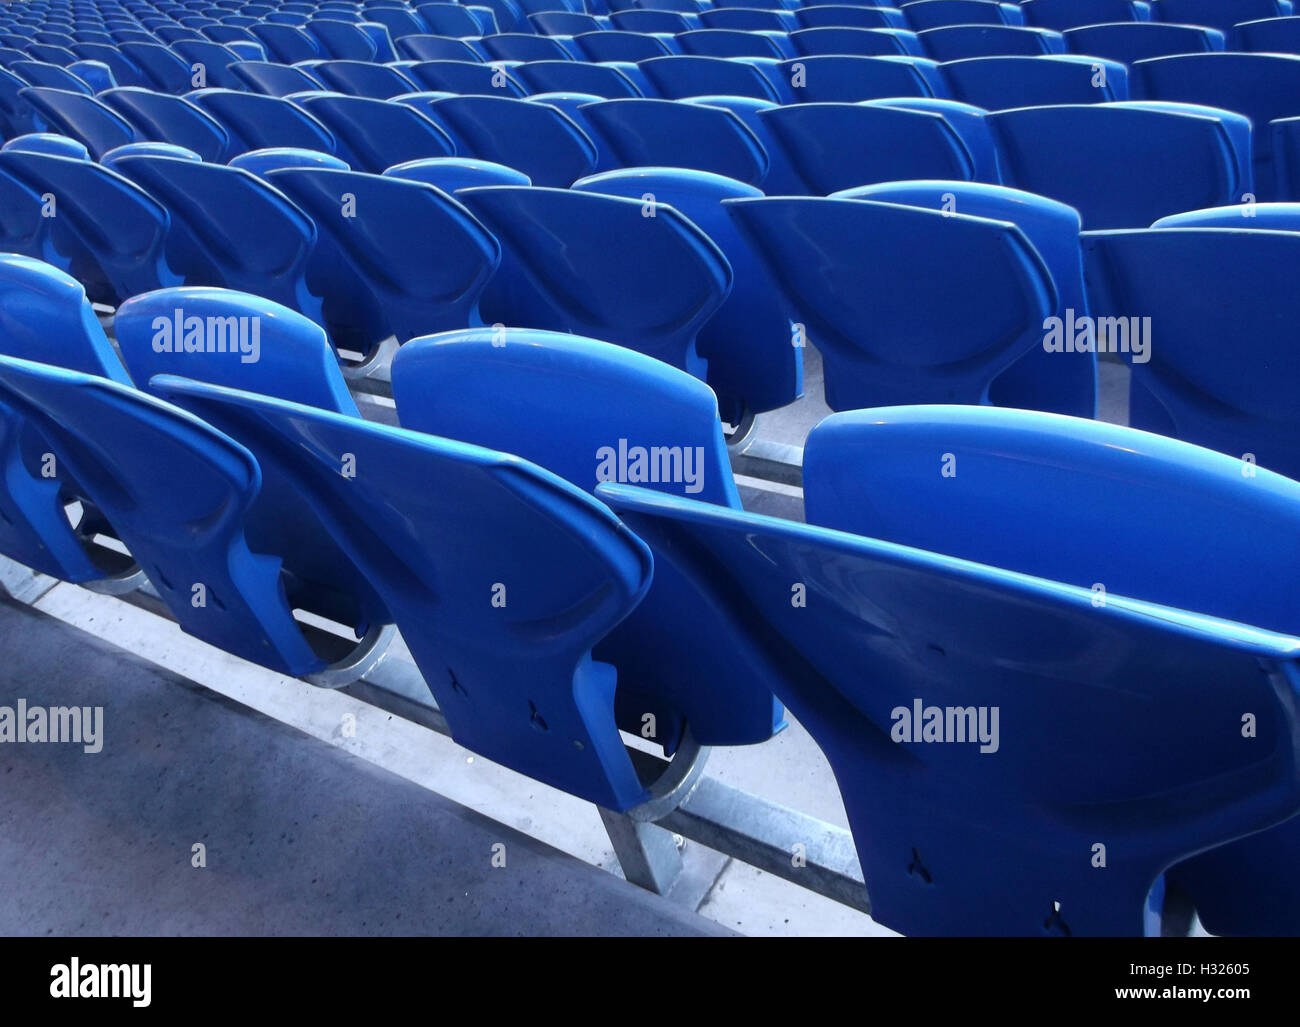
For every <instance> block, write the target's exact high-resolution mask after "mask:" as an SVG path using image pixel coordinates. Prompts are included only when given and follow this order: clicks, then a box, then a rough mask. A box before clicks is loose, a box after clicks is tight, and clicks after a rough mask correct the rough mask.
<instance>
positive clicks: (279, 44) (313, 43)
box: [249, 22, 325, 64]
mask: <svg viewBox="0 0 1300 1027" xmlns="http://www.w3.org/2000/svg"><path fill="white" fill-rule="evenodd" d="M249 31H250V32H251V33H253V35H255V36H256V37H257V40H258V42H259V43H261V44H262V45H263V46H265V47H266V49H267V52H268V53H269V55H270V56H271V57H272V58H273V59H274V60H277V61H282V62H284V63H285V64H296V63H297V62H298V61H310V60H314V59H316V58H319V57H324V56H325V53H324V50H323V48H322V47H321V45H320V43H319V42H317V40H316V39H315V37H313V36H312V35H310V34H309V33H307V32H305V31H304V30H303V29H301V28H299V27H298V26H296V25H276V24H274V23H272V22H261V23H259V24H256V25H251V26H249Z"/></svg>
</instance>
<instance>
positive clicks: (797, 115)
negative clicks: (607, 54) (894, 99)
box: [758, 103, 976, 196]
mask: <svg viewBox="0 0 1300 1027" xmlns="http://www.w3.org/2000/svg"><path fill="white" fill-rule="evenodd" d="M758 118H759V120H760V121H762V122H764V123H765V124H766V125H767V127H768V129H769V131H770V133H771V138H772V140H773V141H774V143H775V145H776V146H777V147H778V148H779V149H780V150H781V152H782V153H783V154H784V156H785V158H786V159H787V160H788V161H789V163H790V165H791V166H792V167H793V168H794V170H795V172H796V173H797V174H798V175H799V176H800V178H801V180H802V182H803V187H804V188H803V191H804V192H807V193H811V194H813V195H818V196H825V195H827V194H828V193H833V192H838V191H839V190H841V189H852V188H854V187H855V186H859V185H869V184H871V183H873V182H895V181H900V180H902V179H908V178H951V179H959V180H969V179H972V178H974V176H975V174H976V166H975V157H974V154H973V153H972V152H971V149H970V147H969V146H968V145H967V143H966V142H965V141H964V140H963V139H962V137H961V134H960V133H959V132H958V131H957V129H956V128H955V127H954V125H953V124H952V123H950V122H949V121H948V120H947V119H946V118H945V117H944V116H943V115H942V114H940V113H938V112H934V111H920V110H905V109H903V108H901V107H885V106H876V105H874V104H856V103H804V104H797V105H794V106H788V107H774V108H772V109H770V110H765V111H760V112H759V114H758Z"/></svg>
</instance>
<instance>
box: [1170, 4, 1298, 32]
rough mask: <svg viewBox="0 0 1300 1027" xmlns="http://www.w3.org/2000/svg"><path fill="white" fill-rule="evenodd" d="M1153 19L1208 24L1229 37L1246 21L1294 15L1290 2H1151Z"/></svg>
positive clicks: (1184, 23)
mask: <svg viewBox="0 0 1300 1027" xmlns="http://www.w3.org/2000/svg"><path fill="white" fill-rule="evenodd" d="M1151 11H1152V17H1153V18H1154V19H1155V20H1156V21H1170V22H1174V23H1176V24H1180V25H1208V26H1209V27H1210V28H1215V29H1218V30H1219V31H1220V32H1223V33H1224V34H1225V35H1226V34H1227V33H1228V32H1230V31H1231V30H1232V26H1233V25H1235V24H1237V23H1238V22H1242V21H1256V20H1258V19H1260V18H1277V17H1281V16H1283V15H1287V14H1290V13H1291V3H1290V0H1232V3H1230V4H1222V3H1216V2H1215V0H1151Z"/></svg>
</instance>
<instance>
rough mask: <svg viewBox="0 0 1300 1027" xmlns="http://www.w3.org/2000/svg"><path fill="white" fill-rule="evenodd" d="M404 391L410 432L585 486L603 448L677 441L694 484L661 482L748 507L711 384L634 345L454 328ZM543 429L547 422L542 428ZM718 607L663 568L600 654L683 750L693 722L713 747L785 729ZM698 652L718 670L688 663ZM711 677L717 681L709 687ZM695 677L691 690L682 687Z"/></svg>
mask: <svg viewBox="0 0 1300 1027" xmlns="http://www.w3.org/2000/svg"><path fill="white" fill-rule="evenodd" d="M449 380H454V381H456V382H457V383H458V388H457V390H456V395H455V396H452V397H448V396H446V395H445V391H446V390H445V389H443V388H442V387H441V386H440V384H439V383H444V382H447V381H449ZM494 383H495V384H494ZM459 386H463V388H461V387H459ZM440 392H442V393H443V395H442V396H441V397H440V396H439V393H440ZM393 394H394V397H395V398H396V400H397V413H398V417H399V419H400V420H401V423H402V425H403V426H404V427H407V428H413V429H416V430H418V431H425V432H429V433H430V434H433V435H439V436H443V437H445V438H453V439H458V440H460V441H463V442H469V443H473V444H476V445H482V446H487V447H489V448H501V449H503V450H504V449H507V448H508V450H509V452H512V453H515V454H516V455H518V456H520V457H523V458H524V459H525V460H529V461H532V462H534V463H537V464H539V465H540V466H542V467H545V468H547V470H549V471H552V472H554V473H555V474H558V475H559V476H560V477H562V478H565V479H566V480H568V481H570V482H572V483H573V484H574V485H577V486H578V487H579V488H582V489H585V490H592V489H594V488H595V487H596V485H597V484H598V482H599V481H601V480H602V479H603V478H606V477H608V476H609V474H608V472H609V470H611V469H606V470H605V471H602V469H601V467H600V458H596V459H593V454H595V453H598V452H600V451H601V449H602V448H603V447H606V446H608V447H610V451H611V452H616V451H617V450H618V449H619V448H620V446H624V447H639V446H644V447H646V450H647V452H649V451H651V447H667V449H660V450H655V451H656V452H670V451H671V449H672V447H677V451H678V452H680V453H682V454H683V455H684V454H690V455H691V459H692V466H691V467H690V472H691V474H690V477H689V479H688V478H687V475H686V473H685V471H686V465H685V463H684V462H683V463H682V465H681V470H682V472H683V473H681V474H679V475H678V476H677V477H678V478H679V479H680V480H677V481H669V480H664V481H661V482H658V484H656V485H655V486H654V487H656V488H658V489H662V490H663V491H664V492H666V493H671V494H675V495H690V496H693V497H694V498H696V499H698V500H700V501H701V502H705V503H710V504H717V505H719V506H724V507H731V508H734V509H739V508H740V499H739V495H738V492H737V489H736V485H735V482H734V481H733V479H732V475H731V468H730V466H729V465H728V462H727V456H726V446H725V443H724V442H723V439H722V431H721V426H720V425H719V423H718V411H717V405H716V403H715V401H714V397H713V395H712V394H711V393H710V392H709V390H708V388H707V387H705V386H704V385H703V384H702V383H700V382H699V381H697V380H696V379H694V378H692V377H691V376H690V375H688V374H686V373H684V372H682V371H678V370H676V369H675V368H671V367H667V366H666V365H664V364H662V363H660V362H658V361H654V360H652V359H650V358H649V357H646V356H643V355H642V354H639V353H633V352H630V351H629V350H626V349H623V348H621V347H617V346H611V345H608V344H606V343H601V342H596V341H595V340H592V339H585V338H581V337H579V336H570V335H560V334H557V333H552V332H539V331H533V330H528V329H500V330H496V329H492V328H481V329H473V330H469V331H464V332H450V333H447V334H444V335H440V336H434V337H431V338H427V339H417V340H415V341H413V342H411V343H410V344H408V345H407V346H404V347H403V348H402V349H401V350H400V351H399V352H398V354H397V356H396V357H395V358H394V360H393ZM609 396H617V397H618V402H617V403H615V404H611V403H610V402H609V401H608V397H609ZM504 397H509V399H508V400H507V401H506V402H504V403H503V402H502V400H503V398H504ZM493 410H495V412H496V416H491V411H493ZM538 424H545V425H547V426H548V427H547V430H546V431H545V432H539V431H536V430H534V426H535V425H538ZM620 440H623V441H620ZM629 451H631V452H635V450H634V449H629ZM684 459H685V457H684V456H683V461H684ZM670 469H671V468H670ZM615 473H616V472H615ZM669 476H670V475H668V474H665V475H664V476H663V477H665V478H667V477H669ZM659 477H660V475H658V474H656V475H655V478H656V479H658V478H659ZM718 615H719V609H718V608H717V607H714V606H711V605H708V604H703V603H700V601H699V599H698V596H697V594H696V593H695V592H694V590H693V589H691V588H690V587H689V586H687V585H686V583H685V582H683V581H681V580H680V579H678V578H676V576H675V575H674V574H673V573H672V571H671V569H665V570H664V571H663V573H660V570H659V568H658V567H656V568H655V577H654V581H653V582H652V584H651V587H650V590H649V592H648V593H647V595H646V597H645V599H644V600H643V601H642V603H641V605H640V606H638V607H637V609H636V610H634V611H633V612H632V613H631V615H629V617H628V618H627V620H625V621H624V622H623V623H622V624H620V625H619V626H618V627H617V628H616V629H615V630H614V631H613V632H612V633H611V634H610V635H609V636H608V637H607V638H606V639H604V640H603V641H601V642H600V643H599V644H598V645H597V646H596V648H595V652H594V655H595V657H596V659H597V660H602V661H605V662H608V663H610V664H612V665H614V666H615V667H616V668H617V670H618V693H617V695H616V699H615V709H616V711H617V715H618V719H619V722H620V724H621V725H622V726H623V727H624V729H625V730H628V731H633V732H635V733H636V734H638V735H640V734H641V733H642V728H643V727H644V726H645V721H644V720H643V718H644V716H645V714H646V713H648V712H653V713H654V716H655V727H656V731H655V737H654V741H656V742H658V743H660V744H662V745H663V746H664V747H665V749H666V750H667V751H668V752H669V753H671V752H672V751H674V749H675V748H676V746H677V742H678V741H679V739H680V736H681V734H682V721H683V720H684V721H685V723H686V724H687V725H688V726H689V728H690V730H691V733H692V735H693V736H694V738H695V740H696V741H698V742H700V743H701V744H705V745H743V744H748V743H753V742H761V741H764V740H765V739H767V738H769V737H770V736H771V735H772V734H773V732H774V731H775V730H777V729H779V728H780V727H781V726H783V725H782V712H783V711H782V710H781V707H780V705H779V704H778V703H776V702H775V701H774V700H773V698H772V693H771V690H770V686H769V684H768V682H767V681H766V680H765V679H764V677H763V675H761V674H751V673H750V668H751V667H752V666H753V665H754V663H755V661H753V660H752V659H751V658H749V657H747V656H742V657H741V660H742V669H738V668H736V667H735V666H734V665H732V666H731V667H730V669H728V661H730V660H731V659H732V658H733V653H732V652H731V651H730V650H725V651H724V650H719V649H717V648H716V647H714V646H711V645H709V644H708V643H707V641H706V640H707V639H708V638H709V637H710V635H711V633H712V632H713V631H715V630H716V628H717V625H716V623H715V618H716V617H717V616H718ZM696 660H702V661H704V663H705V666H704V667H687V666H686V664H688V663H693V661H696ZM697 675H698V677H697ZM705 678H708V679H711V680H713V681H714V685H713V686H712V687H710V688H701V687H695V683H696V682H697V681H699V680H704V679H705ZM686 682H690V683H691V686H690V687H687V688H680V687H678V686H679V684H681V683H686Z"/></svg>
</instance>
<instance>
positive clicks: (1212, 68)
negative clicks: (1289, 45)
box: [1129, 53, 1300, 210]
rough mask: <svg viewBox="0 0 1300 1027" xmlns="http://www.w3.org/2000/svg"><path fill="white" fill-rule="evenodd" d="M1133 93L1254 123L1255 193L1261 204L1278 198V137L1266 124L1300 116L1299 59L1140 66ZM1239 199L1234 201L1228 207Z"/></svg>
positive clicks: (1213, 57)
mask: <svg viewBox="0 0 1300 1027" xmlns="http://www.w3.org/2000/svg"><path fill="white" fill-rule="evenodd" d="M1129 91H1130V93H1131V94H1132V96H1133V97H1134V98H1135V99H1148V100H1173V101H1178V102H1181V103H1199V104H1205V105H1207V106H1213V107H1221V108H1224V109H1225V110H1230V111H1236V112H1237V113H1239V114H1244V115H1245V116H1246V117H1248V118H1250V120H1251V123H1252V124H1253V125H1254V128H1255V131H1254V146H1255V184H1256V187H1257V188H1256V190H1255V191H1256V192H1257V193H1258V195H1259V198H1260V199H1264V200H1269V199H1272V198H1273V197H1272V189H1273V182H1274V179H1275V174H1276V173H1275V172H1274V169H1273V166H1272V162H1273V135H1272V133H1271V132H1269V131H1268V128H1267V125H1268V123H1269V122H1270V121H1275V120H1277V119H1278V118H1287V117H1292V116H1297V115H1300V57H1298V56H1294V55H1290V54H1257V53H1253V54H1240V53H1205V54H1185V55H1181V56H1174V57H1161V58H1155V59H1152V60H1146V61H1138V62H1137V63H1136V64H1134V65H1133V67H1132V68H1131V69H1130V73H1129ZM1239 198H1240V197H1239V196H1234V197H1230V198H1229V202H1231V201H1235V200H1237V199H1239ZM1195 206H1197V207H1212V206H1215V204H1214V203H1198V204H1195ZM1183 209H1184V210H1190V209H1192V205H1188V206H1186V207H1184V208H1183Z"/></svg>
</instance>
